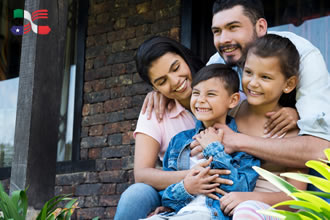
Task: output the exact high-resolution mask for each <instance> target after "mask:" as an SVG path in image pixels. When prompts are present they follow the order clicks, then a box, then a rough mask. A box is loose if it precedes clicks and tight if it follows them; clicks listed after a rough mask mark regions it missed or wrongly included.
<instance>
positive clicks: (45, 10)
mask: <svg viewBox="0 0 330 220" xmlns="http://www.w3.org/2000/svg"><path fill="white" fill-rule="evenodd" d="M39 12H46V13H48V10H47V9H40V10H37V11H34V12H32V15H34V14H35V13H39Z"/></svg>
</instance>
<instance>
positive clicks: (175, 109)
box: [169, 100, 186, 118]
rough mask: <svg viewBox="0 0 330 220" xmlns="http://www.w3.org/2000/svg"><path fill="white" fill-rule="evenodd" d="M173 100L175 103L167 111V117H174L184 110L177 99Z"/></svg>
mask: <svg viewBox="0 0 330 220" xmlns="http://www.w3.org/2000/svg"><path fill="white" fill-rule="evenodd" d="M174 101H175V105H174V107H173V108H172V109H171V110H170V112H169V118H175V117H177V116H178V115H180V114H181V113H182V112H183V111H185V110H186V109H185V108H184V107H183V106H182V105H181V104H180V103H179V102H178V101H177V100H174Z"/></svg>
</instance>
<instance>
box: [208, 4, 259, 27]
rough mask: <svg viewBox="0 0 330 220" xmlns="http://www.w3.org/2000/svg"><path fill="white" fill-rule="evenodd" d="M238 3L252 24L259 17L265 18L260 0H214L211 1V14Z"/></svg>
mask: <svg viewBox="0 0 330 220" xmlns="http://www.w3.org/2000/svg"><path fill="white" fill-rule="evenodd" d="M238 5H240V6H242V7H243V9H244V14H245V15H246V16H247V17H248V18H250V20H251V22H252V23H253V24H256V23H257V21H258V20H259V19H260V18H265V15H264V6H263V4H262V2H261V0H215V1H214V3H213V15H215V14H216V13H218V12H219V11H223V10H226V9H231V8H233V7H235V6H238Z"/></svg>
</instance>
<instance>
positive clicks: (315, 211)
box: [253, 148, 330, 220]
mask: <svg viewBox="0 0 330 220" xmlns="http://www.w3.org/2000/svg"><path fill="white" fill-rule="evenodd" d="M324 153H325V155H326V157H327V158H328V160H320V161H316V160H310V161H308V162H307V163H306V166H307V167H309V168H312V169H314V170H316V171H317V172H318V173H320V174H321V175H322V176H323V177H324V178H320V177H316V176H312V175H308V174H302V173H283V174H281V176H284V177H287V178H291V179H295V180H298V181H301V182H305V183H309V184H313V185H314V186H316V187H317V188H318V189H320V190H322V191H323V192H315V191H304V190H299V189H296V188H295V187H294V186H293V185H291V184H290V183H288V182H287V181H285V180H284V179H282V178H280V177H279V176H276V175H274V174H272V173H271V172H268V171H267V170H264V169H262V168H260V167H253V168H254V169H255V170H256V172H258V173H259V175H261V176H263V177H264V178H265V179H267V180H268V181H269V182H271V183H272V184H274V185H275V186H277V187H278V188H279V189H280V190H282V191H283V192H285V193H286V194H287V195H289V196H290V197H292V198H293V200H289V201H284V202H280V203H278V204H275V205H274V206H273V207H272V208H276V207H279V206H283V205H288V206H290V207H291V208H293V209H297V212H290V211H284V210H278V209H268V210H259V211H258V212H259V213H262V214H264V215H268V216H274V217H278V218H280V219H292V220H295V219H306V220H307V219H308V220H309V219H322V220H323V219H325V220H326V219H330V204H329V203H327V202H326V201H324V200H323V199H322V198H320V197H323V198H328V199H329V198H330V166H329V165H327V164H330V148H328V149H326V150H325V151H324Z"/></svg>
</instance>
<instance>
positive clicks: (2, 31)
mask: <svg viewBox="0 0 330 220" xmlns="http://www.w3.org/2000/svg"><path fill="white" fill-rule="evenodd" d="M16 8H24V1H23V0H21V1H15V2H14V3H13V1H9V0H2V1H0V97H1V101H0V167H9V166H11V162H12V157H13V153H14V135H15V122H16V107H17V94H18V82H19V64H20V49H21V44H22V38H21V36H15V35H13V34H12V33H11V32H10V29H11V27H12V26H14V25H15V26H21V25H22V24H23V19H18V18H16V19H14V18H13V11H14V9H16Z"/></svg>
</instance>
